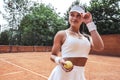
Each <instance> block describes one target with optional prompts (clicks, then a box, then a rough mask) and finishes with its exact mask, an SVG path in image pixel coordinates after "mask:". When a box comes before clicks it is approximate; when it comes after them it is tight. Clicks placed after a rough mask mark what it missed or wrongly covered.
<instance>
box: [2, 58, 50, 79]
mask: <svg viewBox="0 0 120 80" xmlns="http://www.w3.org/2000/svg"><path fill="white" fill-rule="evenodd" d="M0 60H1V61H3V62H6V63H8V64H11V65H14V66H16V67H18V68H21V69H23V70H25V71H28V72H31V73H33V74H35V75H38V76H41V77H42V78H45V79H48V77H46V76H44V75H41V74H39V73H36V72H34V71H31V70H29V69H26V68H24V67H21V66H19V65H16V64H14V63H12V62H10V61H7V60H5V59H0Z"/></svg>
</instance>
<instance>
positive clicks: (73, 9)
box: [70, 5, 85, 13]
mask: <svg viewBox="0 0 120 80" xmlns="http://www.w3.org/2000/svg"><path fill="white" fill-rule="evenodd" d="M70 12H78V13H85V11H84V9H82V8H81V7H80V6H77V5H76V6H73V7H72V8H71V10H70Z"/></svg>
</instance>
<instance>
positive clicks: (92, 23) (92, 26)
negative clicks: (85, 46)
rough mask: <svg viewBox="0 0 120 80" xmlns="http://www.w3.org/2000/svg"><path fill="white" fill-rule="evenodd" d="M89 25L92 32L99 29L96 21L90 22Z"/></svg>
mask: <svg viewBox="0 0 120 80" xmlns="http://www.w3.org/2000/svg"><path fill="white" fill-rule="evenodd" d="M87 27H88V30H89V32H91V31H93V30H97V28H96V25H95V24H94V22H90V23H88V24H87Z"/></svg>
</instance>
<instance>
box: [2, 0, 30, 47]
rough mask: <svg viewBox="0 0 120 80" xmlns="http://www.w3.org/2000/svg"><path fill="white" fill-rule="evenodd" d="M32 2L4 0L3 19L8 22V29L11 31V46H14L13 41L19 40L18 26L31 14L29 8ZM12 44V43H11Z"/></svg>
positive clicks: (26, 0)
mask: <svg viewBox="0 0 120 80" xmlns="http://www.w3.org/2000/svg"><path fill="white" fill-rule="evenodd" d="M31 5H32V2H31V1H28V0H4V10H5V12H1V11H0V12H1V14H2V15H3V18H4V19H6V20H7V22H8V26H7V27H8V28H9V29H10V30H9V32H10V33H11V35H9V39H10V40H11V41H10V43H9V44H10V45H13V44H12V43H13V42H12V41H15V40H17V39H16V38H17V37H16V35H18V34H17V30H18V26H19V24H20V21H21V19H22V18H23V16H25V15H26V14H28V13H29V8H30V7H31ZM11 42H12V43H11Z"/></svg>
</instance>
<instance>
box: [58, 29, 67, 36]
mask: <svg viewBox="0 0 120 80" xmlns="http://www.w3.org/2000/svg"><path fill="white" fill-rule="evenodd" d="M65 31H66V30H60V31H58V32H57V34H56V35H65Z"/></svg>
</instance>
